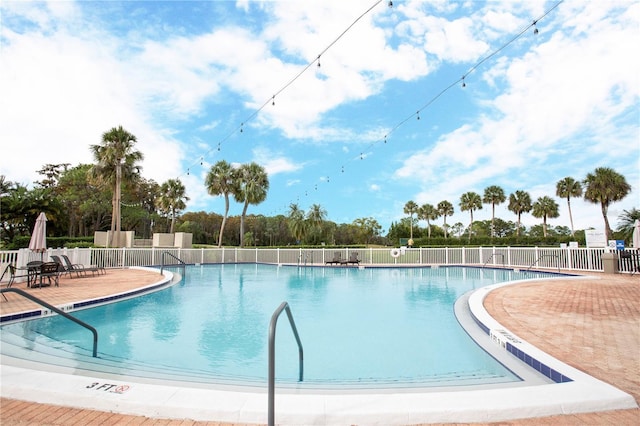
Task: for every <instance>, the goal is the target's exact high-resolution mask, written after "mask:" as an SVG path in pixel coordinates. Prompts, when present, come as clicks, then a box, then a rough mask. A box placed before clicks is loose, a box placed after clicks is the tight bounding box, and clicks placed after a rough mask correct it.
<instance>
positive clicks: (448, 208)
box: [437, 200, 453, 238]
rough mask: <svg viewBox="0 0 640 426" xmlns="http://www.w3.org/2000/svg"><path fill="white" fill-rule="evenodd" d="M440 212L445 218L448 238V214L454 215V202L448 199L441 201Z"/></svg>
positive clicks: (445, 235)
mask: <svg viewBox="0 0 640 426" xmlns="http://www.w3.org/2000/svg"><path fill="white" fill-rule="evenodd" d="M437 208H438V213H439V214H440V216H442V217H443V218H444V224H443V225H442V227H443V228H444V237H445V238H447V216H453V204H451V203H450V202H448V201H447V200H443V201H440V202H439V203H438V207H437Z"/></svg>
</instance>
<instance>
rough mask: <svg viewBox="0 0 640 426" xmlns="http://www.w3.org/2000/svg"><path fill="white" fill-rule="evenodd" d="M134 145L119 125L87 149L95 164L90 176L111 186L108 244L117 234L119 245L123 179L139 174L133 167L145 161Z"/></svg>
mask: <svg viewBox="0 0 640 426" xmlns="http://www.w3.org/2000/svg"><path fill="white" fill-rule="evenodd" d="M136 142H137V138H136V137H135V136H134V135H133V134H131V133H129V132H127V131H126V130H125V129H124V128H123V127H122V126H118V127H113V128H112V129H111V130H109V131H107V132H104V133H103V134H102V142H101V143H100V145H91V146H90V149H91V152H92V153H93V158H94V160H95V161H96V162H97V164H96V165H94V166H93V167H92V169H91V175H92V176H93V177H97V178H98V179H99V180H101V181H102V182H105V183H107V184H111V185H113V195H112V199H111V204H112V212H111V240H110V241H109V245H113V238H114V235H115V234H116V233H117V234H118V237H117V238H118V240H117V241H118V245H119V244H120V230H121V227H122V218H121V214H120V203H121V201H122V200H121V198H122V182H123V178H124V179H127V180H130V179H131V178H132V177H134V176H135V175H139V173H140V170H141V169H142V167H140V166H138V165H137V164H136V163H137V162H139V161H142V160H143V159H144V156H143V155H142V153H141V152H140V151H137V150H135V149H134V145H135V143H136Z"/></svg>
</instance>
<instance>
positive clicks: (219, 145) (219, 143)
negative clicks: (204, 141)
mask: <svg viewBox="0 0 640 426" xmlns="http://www.w3.org/2000/svg"><path fill="white" fill-rule="evenodd" d="M218 151H220V142H218Z"/></svg>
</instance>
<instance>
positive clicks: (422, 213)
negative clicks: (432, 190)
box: [418, 204, 440, 238]
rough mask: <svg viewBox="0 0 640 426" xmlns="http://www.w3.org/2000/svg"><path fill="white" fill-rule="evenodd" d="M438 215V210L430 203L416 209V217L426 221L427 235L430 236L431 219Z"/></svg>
mask: <svg viewBox="0 0 640 426" xmlns="http://www.w3.org/2000/svg"><path fill="white" fill-rule="evenodd" d="M438 217H440V213H438V210H437V209H436V208H435V207H433V206H432V205H431V204H423V205H422V206H420V208H419V209H418V219H421V220H426V221H427V235H428V236H429V238H431V221H432V220H436V219H437V218H438Z"/></svg>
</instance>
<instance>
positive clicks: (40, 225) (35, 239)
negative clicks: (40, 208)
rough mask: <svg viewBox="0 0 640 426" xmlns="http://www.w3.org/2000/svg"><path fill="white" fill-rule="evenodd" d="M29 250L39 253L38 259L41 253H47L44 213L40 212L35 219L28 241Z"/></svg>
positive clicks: (45, 217) (45, 218)
mask: <svg viewBox="0 0 640 426" xmlns="http://www.w3.org/2000/svg"><path fill="white" fill-rule="evenodd" d="M29 249H30V250H32V251H35V252H37V253H40V257H42V253H44V252H45V251H47V216H46V215H45V214H44V212H40V214H39V215H38V218H37V219H36V224H35V226H34V227H33V233H32V234H31V240H30V241H29Z"/></svg>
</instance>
